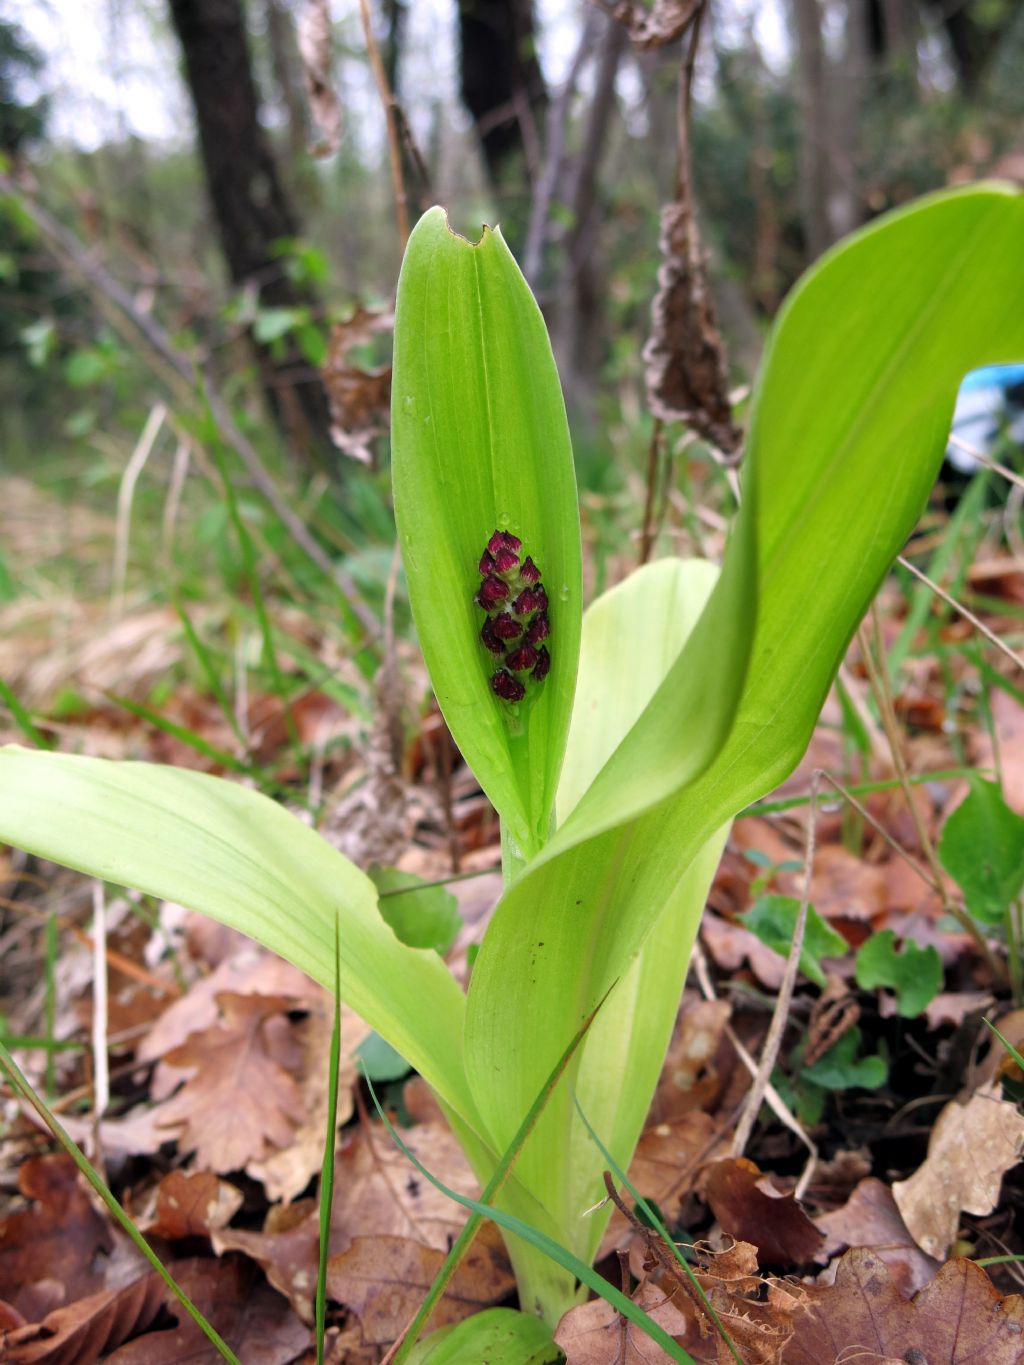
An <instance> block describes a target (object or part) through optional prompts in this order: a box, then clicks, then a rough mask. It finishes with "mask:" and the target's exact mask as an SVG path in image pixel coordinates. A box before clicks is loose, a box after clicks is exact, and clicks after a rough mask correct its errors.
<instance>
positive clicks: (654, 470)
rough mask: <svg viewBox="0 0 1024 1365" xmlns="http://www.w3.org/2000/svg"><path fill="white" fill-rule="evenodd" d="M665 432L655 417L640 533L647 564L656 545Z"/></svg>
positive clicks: (648, 457)
mask: <svg viewBox="0 0 1024 1365" xmlns="http://www.w3.org/2000/svg"><path fill="white" fill-rule="evenodd" d="M664 430H665V426H664V423H663V422H662V420H661V418H660V417H655V419H654V423H653V425H652V427H651V440H650V444H649V445H648V447H647V493H646V496H645V498H644V524H643V527H642V529H641V531H640V559H639V562H640V563H641V564H646V563H647V561H648V559H649V558H650V556H651V549H652V547H653V545H654V491H655V488H656V487H657V483H658V465H659V458H658V457H659V455H660V454H661V450H662V446H663V444H664V442H663V440H662V435H663V432H664Z"/></svg>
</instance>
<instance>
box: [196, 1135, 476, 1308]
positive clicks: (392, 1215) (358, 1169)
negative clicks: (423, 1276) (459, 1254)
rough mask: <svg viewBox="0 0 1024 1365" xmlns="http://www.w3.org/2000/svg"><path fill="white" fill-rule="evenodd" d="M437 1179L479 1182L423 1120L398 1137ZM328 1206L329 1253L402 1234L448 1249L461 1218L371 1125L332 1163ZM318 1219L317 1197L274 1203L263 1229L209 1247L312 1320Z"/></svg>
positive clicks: (224, 1237) (464, 1187) (460, 1184)
mask: <svg viewBox="0 0 1024 1365" xmlns="http://www.w3.org/2000/svg"><path fill="white" fill-rule="evenodd" d="M402 1140H403V1141H404V1142H405V1143H406V1145H407V1146H408V1147H409V1148H411V1150H413V1151H414V1152H415V1153H416V1155H417V1156H418V1157H419V1159H420V1160H421V1161H422V1162H423V1164H424V1165H425V1166H427V1167H428V1168H429V1169H430V1170H431V1171H433V1172H434V1173H435V1174H436V1175H438V1177H439V1178H440V1179H441V1180H443V1181H444V1182H445V1184H447V1185H449V1186H451V1187H452V1188H453V1189H456V1190H459V1191H460V1192H461V1193H464V1194H471V1195H475V1194H476V1193H477V1189H478V1187H477V1185H476V1182H475V1180H474V1178H473V1174H472V1172H471V1171H470V1169H469V1166H468V1164H467V1162H466V1158H465V1157H464V1156H463V1155H462V1152H461V1150H460V1148H459V1146H458V1144H457V1143H456V1141H455V1139H454V1138H453V1137H452V1135H451V1132H450V1130H449V1129H448V1128H447V1126H446V1125H444V1124H423V1125H420V1126H419V1127H417V1128H413V1129H411V1130H410V1131H409V1132H407V1133H405V1134H403V1139H402ZM334 1172H335V1174H334V1181H335V1188H334V1205H333V1208H332V1210H331V1241H330V1250H331V1253H332V1255H334V1256H337V1255H339V1254H340V1253H341V1252H343V1251H345V1250H346V1249H347V1248H348V1247H349V1246H351V1244H352V1242H353V1240H354V1239H355V1238H356V1237H364V1238H365V1237H371V1236H389V1237H394V1238H405V1239H409V1240H411V1241H413V1242H418V1243H420V1244H421V1245H424V1246H428V1247H432V1248H433V1249H435V1250H438V1251H442V1252H445V1253H446V1252H447V1251H448V1248H449V1247H450V1246H451V1244H452V1242H453V1241H454V1239H455V1238H456V1237H457V1236H458V1233H459V1230H460V1228H461V1227H462V1223H463V1221H464V1217H465V1215H464V1214H463V1213H462V1212H461V1210H460V1209H459V1208H458V1206H457V1205H454V1204H452V1202H451V1200H450V1199H448V1198H446V1197H445V1196H444V1195H442V1194H441V1193H440V1192H439V1191H438V1190H436V1189H435V1188H434V1186H433V1185H431V1184H430V1183H429V1182H428V1181H426V1180H424V1179H423V1178H422V1177H421V1176H420V1174H419V1172H418V1171H417V1170H416V1168H415V1167H414V1166H413V1165H412V1164H411V1163H410V1162H409V1161H407V1160H406V1158H405V1157H404V1156H403V1155H402V1153H401V1152H400V1151H399V1150H398V1149H397V1148H396V1147H395V1146H394V1145H393V1144H392V1143H391V1141H390V1140H389V1138H388V1137H387V1135H386V1134H385V1133H383V1132H382V1131H381V1130H380V1129H379V1128H378V1127H377V1126H376V1125H375V1126H374V1129H373V1130H372V1138H368V1137H367V1134H366V1132H365V1130H364V1129H363V1128H357V1129H356V1130H355V1131H354V1132H353V1133H351V1134H347V1135H346V1140H345V1144H344V1146H343V1147H342V1149H341V1151H340V1152H339V1153H338V1155H337V1158H336V1160H335V1167H334ZM319 1236H320V1230H319V1217H318V1213H317V1205H316V1202H315V1201H314V1200H312V1199H307V1200H302V1201H300V1202H299V1203H296V1204H293V1205H291V1206H290V1207H281V1206H278V1205H275V1206H273V1207H272V1208H271V1209H270V1212H269V1213H268V1215H267V1219H266V1221H265V1223H264V1226H263V1230H262V1231H261V1232H253V1231H250V1230H249V1229H246V1228H224V1229H223V1230H222V1231H220V1232H215V1233H214V1234H213V1236H212V1239H211V1240H212V1245H213V1248H214V1250H215V1251H216V1252H217V1253H218V1254H220V1253H222V1252H226V1251H240V1252H243V1253H244V1254H245V1255H246V1256H248V1257H250V1258H251V1259H252V1260H254V1261H256V1262H257V1263H258V1264H259V1265H261V1266H262V1267H263V1270H264V1272H265V1273H266V1276H267V1279H268V1280H269V1281H270V1283H271V1284H272V1285H273V1286H274V1287H275V1288H276V1289H278V1290H279V1291H280V1292H281V1293H282V1294H284V1295H286V1296H287V1297H288V1299H289V1300H290V1302H291V1303H292V1305H293V1307H294V1309H295V1311H296V1312H297V1313H298V1314H299V1315H300V1316H301V1317H302V1318H303V1319H304V1320H305V1321H307V1322H308V1321H311V1320H312V1311H313V1291H314V1288H315V1284H316V1262H317V1247H318V1244H319Z"/></svg>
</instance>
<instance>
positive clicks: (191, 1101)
mask: <svg viewBox="0 0 1024 1365" xmlns="http://www.w3.org/2000/svg"><path fill="white" fill-rule="evenodd" d="M217 1001H218V1003H219V1005H220V1008H221V1019H220V1021H219V1023H217V1024H216V1025H214V1027H212V1028H208V1029H204V1030H203V1031H202V1032H201V1033H193V1034H192V1035H191V1036H190V1037H189V1038H188V1039H187V1040H186V1041H185V1042H184V1043H183V1044H182V1046H181V1047H178V1048H175V1049H174V1051H173V1052H170V1053H168V1054H167V1061H168V1062H170V1063H171V1065H172V1066H177V1067H181V1068H194V1075H192V1076H190V1077H189V1079H188V1080H186V1082H185V1084H184V1085H183V1086H182V1088H181V1089H180V1090H179V1091H178V1092H177V1094H176V1095H174V1097H173V1098H172V1099H170V1100H168V1101H167V1102H166V1103H165V1104H163V1105H161V1107H160V1110H159V1114H160V1118H159V1122H160V1124H161V1126H162V1127H165V1128H169V1129H170V1128H175V1127H177V1126H178V1125H181V1126H182V1127H181V1132H180V1133H179V1134H178V1135H177V1140H178V1145H179V1147H180V1148H181V1150H182V1151H189V1152H190V1151H194V1152H195V1153H196V1161H197V1163H198V1164H199V1165H200V1166H202V1167H204V1168H206V1169H207V1170H212V1171H218V1172H224V1171H235V1170H239V1169H241V1168H242V1167H244V1166H245V1164H246V1163H247V1162H249V1161H253V1160H259V1159H261V1158H263V1157H265V1156H266V1155H267V1154H268V1153H269V1152H271V1151H273V1150H275V1149H277V1148H282V1147H287V1145H288V1144H289V1143H290V1142H291V1141H292V1138H293V1135H294V1132H295V1129H296V1127H297V1126H298V1125H299V1123H301V1121H302V1119H303V1116H304V1110H303V1104H302V1092H301V1090H300V1089H299V1086H298V1083H297V1082H296V1080H295V1078H294V1076H293V1075H291V1074H290V1073H291V1072H292V1071H294V1070H296V1069H297V1067H298V1065H299V1063H300V1061H301V1052H300V1050H299V1048H298V1047H297V1045H296V1043H295V1039H294V1037H293V1034H292V1029H291V1025H290V1024H289V1023H288V1021H287V1020H286V1019H285V1018H284V1017H283V1013H284V1011H286V1010H289V1009H291V1008H292V1007H293V1002H292V1001H291V1000H290V999H289V998H288V997H286V996H268V995H235V994H233V993H232V992H230V991H225V992H222V993H221V994H220V995H219V996H218V997H217Z"/></svg>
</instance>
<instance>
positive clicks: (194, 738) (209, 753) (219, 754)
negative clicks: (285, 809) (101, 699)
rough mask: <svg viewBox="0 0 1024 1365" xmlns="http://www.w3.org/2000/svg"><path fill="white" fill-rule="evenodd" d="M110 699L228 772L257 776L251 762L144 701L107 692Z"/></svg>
mask: <svg viewBox="0 0 1024 1365" xmlns="http://www.w3.org/2000/svg"><path fill="white" fill-rule="evenodd" d="M107 695H108V697H109V699H110V701H112V702H113V703H114V704H115V706H120V707H121V708H122V709H123V710H125V711H127V712H129V714H131V715H133V716H137V717H138V719H139V720H145V721H148V722H149V724H150V725H155V726H156V728H157V729H158V730H161V731H163V733H164V734H165V735H170V736H171V738H172V739H180V740H181V742H182V744H187V745H188V747H189V748H190V749H194V750H195V751H196V753H197V754H202V755H203V757H204V758H208V759H209V760H210V761H211V763H219V764H220V766H221V767H222V768H227V770H228V772H232V773H239V774H240V775H242V776H244V777H257V776H258V774H257V772H256V771H255V770H254V769H253V766H252V764H251V763H247V762H245V761H244V760H243V759H240V758H236V757H235V756H234V754H229V753H228V752H227V750H226V749H221V748H219V747H218V746H217V745H216V744H211V743H210V741H209V740H207V739H204V738H203V737H202V735H200V734H197V733H196V731H195V730H190V729H189V728H188V726H187V725H179V724H178V723H177V721H173V720H168V719H167V717H166V716H162V715H161V714H160V712H159V711H157V710H155V709H154V708H153V707H152V706H147V705H146V704H145V703H144V702H139V701H132V699H131V698H130V697H118V696H115V695H114V694H113V693H108V694H107Z"/></svg>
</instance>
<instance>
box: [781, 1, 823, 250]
mask: <svg viewBox="0 0 1024 1365" xmlns="http://www.w3.org/2000/svg"><path fill="white" fill-rule="evenodd" d="M791 5H792V13H793V26H794V28H795V30H796V50H797V64H798V67H799V78H800V85H799V94H800V215H801V217H802V218H803V224H804V236H805V238H806V241H807V256H808V259H809V260H812V261H813V260H815V259H816V258H817V257H818V256H820V255H821V253H822V252H823V251H825V250H827V248H828V247H829V246H830V245H831V242H832V234H831V232H830V231H829V225H828V187H829V168H828V131H827V128H828V58H827V56H826V54H825V43H824V39H823V38H822V32H821V20H822V14H821V6H820V4H819V0H791Z"/></svg>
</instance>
